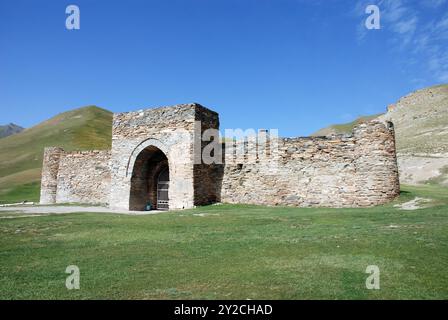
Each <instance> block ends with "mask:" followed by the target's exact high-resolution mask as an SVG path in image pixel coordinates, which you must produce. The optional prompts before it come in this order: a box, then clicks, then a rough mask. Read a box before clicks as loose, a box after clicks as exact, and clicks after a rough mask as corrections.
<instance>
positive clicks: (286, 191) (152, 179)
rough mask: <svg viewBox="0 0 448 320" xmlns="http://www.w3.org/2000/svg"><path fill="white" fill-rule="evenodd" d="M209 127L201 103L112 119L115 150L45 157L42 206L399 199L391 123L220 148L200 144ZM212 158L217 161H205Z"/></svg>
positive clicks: (56, 151) (210, 117)
mask: <svg viewBox="0 0 448 320" xmlns="http://www.w3.org/2000/svg"><path fill="white" fill-rule="evenodd" d="M209 129H219V117H218V114H217V113H216V112H214V111H211V110H209V109H207V108H205V107H203V106H201V105H199V104H185V105H176V106H172V107H161V108H155V109H148V110H141V111H137V112H125V113H116V114H114V116H113V128H112V149H111V150H108V151H78V152H66V151H64V150H63V149H61V148H57V147H51V148H46V149H45V152H44V162H43V169H42V185H41V200H40V201H41V203H42V204H53V203H70V202H76V203H89V204H108V205H109V206H110V207H111V208H114V209H119V210H147V209H148V208H149V207H151V208H153V209H161V210H163V209H165V210H166V209H186V208H192V207H194V206H197V205H206V204H211V203H216V202H226V203H247V204H259V205H285V206H301V207H311V206H323V207H368V206H374V205H379V204H383V203H386V202H388V201H390V200H392V199H394V198H395V197H396V196H397V195H398V194H399V181H398V169H397V159H396V153H395V137H394V129H393V125H392V123H390V122H384V123H383V122H379V121H372V122H367V123H363V124H360V125H358V126H357V127H355V128H354V130H353V132H352V134H350V135H336V136H329V137H305V138H279V137H275V136H271V135H270V134H269V132H267V131H265V130H263V131H260V134H258V135H256V136H253V137H247V138H245V139H243V140H233V141H230V142H226V143H223V144H221V143H218V142H217V140H216V137H215V140H214V139H213V138H209V139H205V137H209V136H210V135H209V134H207V133H208V132H210V130H209ZM207 140H210V141H207ZM211 141H214V142H215V145H214V146H215V147H216V146H219V147H221V146H222V149H220V148H216V149H214V148H211V147H210V146H211V143H210V142H211ZM210 150H212V151H211V152H209V151H210ZM208 153H209V154H210V155H211V156H213V157H214V159H218V161H214V162H212V163H210V162H209V161H205V160H204V159H203V158H202V155H203V154H208Z"/></svg>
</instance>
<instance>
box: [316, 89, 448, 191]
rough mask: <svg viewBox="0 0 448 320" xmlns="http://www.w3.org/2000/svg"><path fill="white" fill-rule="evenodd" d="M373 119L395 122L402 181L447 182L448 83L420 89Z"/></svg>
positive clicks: (326, 131)
mask: <svg viewBox="0 0 448 320" xmlns="http://www.w3.org/2000/svg"><path fill="white" fill-rule="evenodd" d="M366 118H368V117H366ZM372 118H377V119H379V120H389V121H392V122H393V123H394V126H395V138H396V147H397V156H398V166H399V169H400V181H401V182H402V183H407V184H419V183H437V184H444V185H448V85H446V84H445V85H439V86H434V87H429V88H425V89H421V90H417V91H415V92H413V93H411V94H409V95H407V96H405V97H403V98H401V99H399V100H398V101H397V102H396V103H395V104H392V105H390V106H389V107H388V108H387V112H386V113H385V114H383V115H380V116H371V117H370V119H372ZM355 122H356V121H355ZM335 127H336V128H338V129H340V130H337V131H336V130H335ZM341 128H342V130H341ZM352 128H353V123H350V124H346V125H338V126H331V127H328V128H324V129H321V130H319V131H318V132H316V134H315V135H319V134H320V135H322V134H324V135H329V134H333V133H348V132H350V131H351V129H352Z"/></svg>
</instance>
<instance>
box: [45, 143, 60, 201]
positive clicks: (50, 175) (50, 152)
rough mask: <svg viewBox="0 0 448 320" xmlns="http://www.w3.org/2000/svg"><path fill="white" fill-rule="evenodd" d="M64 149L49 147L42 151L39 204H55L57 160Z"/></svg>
mask: <svg viewBox="0 0 448 320" xmlns="http://www.w3.org/2000/svg"><path fill="white" fill-rule="evenodd" d="M63 152H64V149H62V148H57V147H49V148H45V150H44V158H43V163H42V178H41V186H40V203H41V204H53V203H56V191H57V187H58V171H59V160H60V158H61V154H62V153H63Z"/></svg>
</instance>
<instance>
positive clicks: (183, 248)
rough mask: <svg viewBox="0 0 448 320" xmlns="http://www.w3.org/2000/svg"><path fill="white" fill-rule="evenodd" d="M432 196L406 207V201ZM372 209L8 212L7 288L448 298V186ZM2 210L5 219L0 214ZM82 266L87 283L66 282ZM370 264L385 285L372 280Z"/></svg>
mask: <svg viewBox="0 0 448 320" xmlns="http://www.w3.org/2000/svg"><path fill="white" fill-rule="evenodd" d="M416 196H419V197H424V198H431V199H433V201H432V202H431V203H429V204H428V206H429V207H428V208H424V209H418V210H414V211H403V210H398V209H397V208H394V207H393V204H396V203H397V202H404V201H407V200H411V199H413V198H415V197H416ZM393 204H389V205H386V206H381V207H376V208H369V209H325V208H322V209H304V208H301V209H300V208H267V207H261V206H243V205H216V206H208V207H201V208H197V209H193V210H186V211H176V212H169V213H162V214H157V215H146V216H127V215H113V214H98V213H96V214H94V213H87V214H68V215H49V216H41V217H24V218H4V217H5V216H8V215H9V216H11V213H1V215H0V249H1V251H0V298H1V299H27V298H31V299H56V298H60V299H79V298H82V299H93V298H99V299H109V298H117V299H247V298H249V299H420V298H422V299H448V272H447V268H448V189H444V188H440V187H437V186H426V187H418V188H417V187H404V189H403V193H402V196H401V197H400V199H399V200H397V201H396V202H395V203H393ZM1 217H3V218H1ZM72 264H74V265H77V266H78V267H79V268H80V272H81V289H80V290H70V291H69V290H67V289H66V288H65V279H66V277H67V276H68V275H67V274H65V268H66V267H67V266H68V265H72ZM368 265H377V266H378V267H379V268H380V271H381V275H380V286H381V289H380V290H367V289H366V287H365V280H366V277H367V276H368V274H366V273H365V269H366V267H367V266H368Z"/></svg>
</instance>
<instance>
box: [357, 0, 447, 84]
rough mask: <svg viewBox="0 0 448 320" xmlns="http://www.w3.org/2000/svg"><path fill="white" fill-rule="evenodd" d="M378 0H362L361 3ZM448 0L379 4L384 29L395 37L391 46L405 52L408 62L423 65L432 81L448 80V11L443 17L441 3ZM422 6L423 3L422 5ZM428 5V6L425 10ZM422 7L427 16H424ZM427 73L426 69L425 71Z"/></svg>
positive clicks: (386, 0)
mask: <svg viewBox="0 0 448 320" xmlns="http://www.w3.org/2000/svg"><path fill="white" fill-rule="evenodd" d="M372 2H374V1H360V2H359V3H358V4H357V6H356V8H355V10H356V11H357V12H358V13H359V12H362V11H361V8H360V6H364V5H367V4H369V3H370V4H372ZM444 4H447V5H448V0H421V1H419V4H418V5H417V4H416V3H415V2H413V1H412V0H379V1H377V3H376V5H378V6H379V7H380V10H381V28H382V29H384V30H385V31H386V32H388V33H389V35H391V36H392V37H390V39H391V44H392V46H391V48H392V49H394V50H399V52H401V53H402V56H403V57H402V62H403V63H404V64H405V65H408V66H409V65H411V64H414V65H415V64H417V63H419V64H421V65H422V64H423V66H424V67H423V69H424V70H425V69H426V72H428V76H429V77H431V80H432V81H434V80H436V81H441V82H448V12H447V13H445V15H443V16H442V17H440V14H439V15H437V13H440V12H443V11H442V10H441V8H440V7H441V6H442V5H444ZM419 5H423V9H422V7H421V6H420V7H419ZM425 8H426V9H425ZM422 10H426V12H424V11H423V12H424V13H426V15H424V16H423V18H425V19H422V16H421V15H422ZM368 33H369V30H366V29H364V30H360V29H359V26H358V30H357V37H358V41H360V40H364V39H365V38H366V36H367V35H368ZM423 72H425V71H423Z"/></svg>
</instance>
